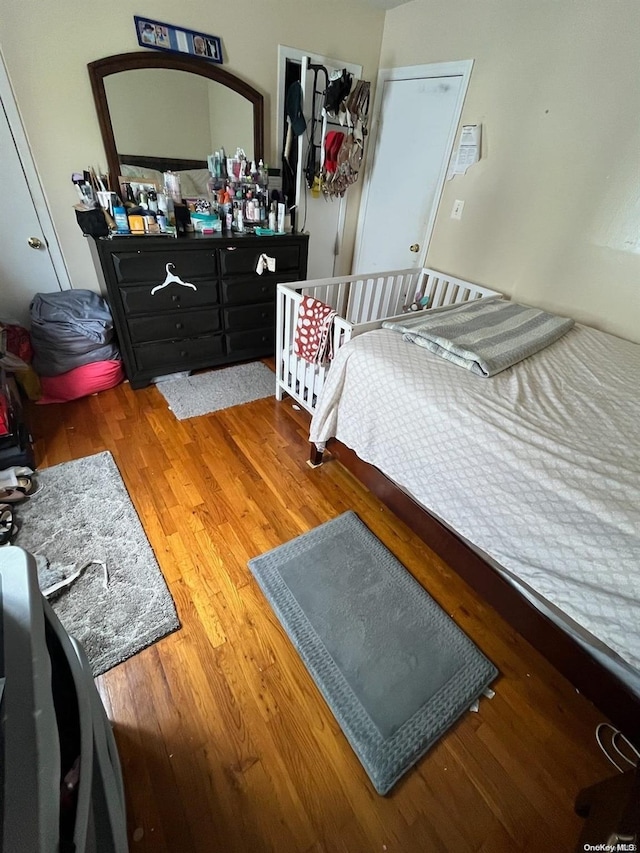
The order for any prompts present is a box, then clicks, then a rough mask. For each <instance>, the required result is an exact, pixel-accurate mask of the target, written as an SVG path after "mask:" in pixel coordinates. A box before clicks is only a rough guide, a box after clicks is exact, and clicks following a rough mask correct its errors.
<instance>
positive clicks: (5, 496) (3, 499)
mask: <svg viewBox="0 0 640 853" xmlns="http://www.w3.org/2000/svg"><path fill="white" fill-rule="evenodd" d="M16 479H17V481H18V482H17V483H16V485H15V486H14V487H13V488H11V489H5V490H4V492H0V503H16V501H18V500H20V498H18V497H10V495H14V494H15V493H17V492H20V493H21V494H22V495H23V498H26V497H30V496H33V495H35V494H36V493H37V492H39V491H40V490H39V489H38V487H37V484H36V481H35V480H34V479H33V478H32V476H31V475H30V474H19V475H18V476H17V477H16Z"/></svg>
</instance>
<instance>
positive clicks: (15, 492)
mask: <svg viewBox="0 0 640 853" xmlns="http://www.w3.org/2000/svg"><path fill="white" fill-rule="evenodd" d="M28 497H29V495H26V494H25V493H24V492H23V491H22V490H21V489H5V491H4V492H0V503H4V504H19V503H22V501H26V500H27V499H28Z"/></svg>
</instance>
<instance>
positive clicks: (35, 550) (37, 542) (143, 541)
mask: <svg viewBox="0 0 640 853" xmlns="http://www.w3.org/2000/svg"><path fill="white" fill-rule="evenodd" d="M36 479H37V484H38V492H37V494H35V495H34V496H33V497H31V498H29V500H28V501H25V502H24V503H22V504H19V505H17V506H16V507H15V514H16V517H17V520H18V524H19V532H18V535H17V537H16V539H15V541H14V545H18V546H20V547H21V548H24V549H25V550H26V551H29V552H30V553H31V554H33V555H34V556H35V557H36V559H37V562H38V580H39V583H40V588H41V589H42V590H44V589H46V588H48V587H51V586H52V585H54V584H56V583H58V582H60V581H61V580H63V579H64V578H65V577H69V576H70V575H71V574H73V572H74V570H75V569H77V568H80V567H82V566H84V565H85V564H86V563H88V562H90V561H97V562H95V563H92V565H90V566H88V567H87V568H86V569H85V570H84V572H82V574H81V575H80V576H79V577H78V578H77V580H75V581H74V582H73V583H72V584H71V586H69V587H67V588H66V589H62V590H60V591H59V592H57V593H56V594H54V596H53V597H52V598H51V599H50V604H51V606H52V607H53V609H54V611H55V612H56V615H57V616H58V619H60V621H61V622H62V625H63V626H64V628H65V629H66V630H67V632H68V633H69V634H71V635H72V636H73V637H75V638H76V640H78V642H79V643H80V644H81V645H82V646H83V648H84V650H85V652H86V654H87V657H88V658H89V661H90V663H91V667H92V670H93V674H94V675H100V674H102V673H103V672H106V671H107V670H108V669H111V667H113V666H115V665H116V664H118V663H121V662H122V661H124V660H126V659H127V658H129V657H131V656H132V655H135V654H136V653H137V652H139V651H141V650H142V649H144V648H146V647H147V646H149V645H151V644H152V643H154V642H156V641H157V640H159V639H160V638H161V637H164V636H165V635H166V634H170V633H171V632H172V631H175V630H176V629H177V628H179V627H180V622H179V620H178V616H177V614H176V609H175V605H174V603H173V599H172V598H171V595H170V593H169V590H168V589H167V585H166V583H165V580H164V577H163V575H162V572H161V571H160V567H159V566H158V563H157V561H156V558H155V555H154V553H153V550H152V548H151V545H150V544H149V540H148V539H147V537H146V535H145V532H144V530H143V529H142V524H141V523H140V519H139V518H138V515H137V513H136V510H135V508H134V506H133V504H132V503H131V499H130V498H129V494H128V492H127V489H126V487H125V485H124V482H123V481H122V477H121V476H120V472H119V471H118V467H117V465H116V464H115V462H114V460H113V457H112V456H111V454H110V453H109V452H104V453H96V454H95V455H94V456H87V457H85V458H84V459H76V460H74V461H73V462H65V463H63V464H61V465H54V466H53V467H51V468H45V469H44V470H42V471H38V472H37V473H36ZM100 563H103V564H104V565H105V566H106V577H105V569H104V568H103V567H102V566H101V565H100ZM105 580H106V583H105Z"/></svg>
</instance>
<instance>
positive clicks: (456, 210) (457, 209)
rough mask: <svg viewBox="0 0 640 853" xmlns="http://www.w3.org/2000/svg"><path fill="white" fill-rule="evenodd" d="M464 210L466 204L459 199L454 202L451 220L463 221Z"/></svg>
mask: <svg viewBox="0 0 640 853" xmlns="http://www.w3.org/2000/svg"><path fill="white" fill-rule="evenodd" d="M463 208H464V202H463V201H462V200H461V199H459V198H457V199H456V200H455V201H454V202H453V208H452V210H451V218H452V219H462V210H463Z"/></svg>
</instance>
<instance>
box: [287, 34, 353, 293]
mask: <svg viewBox="0 0 640 853" xmlns="http://www.w3.org/2000/svg"><path fill="white" fill-rule="evenodd" d="M286 59H290V60H294V61H297V62H300V68H301V81H300V82H301V84H302V90H303V95H304V100H303V113H304V117H305V119H306V121H307V130H306V132H305V133H304V134H303V135H302V136H301V137H299V139H298V173H297V177H296V211H297V212H296V227H297V230H298V231H305V232H307V233H308V234H309V255H308V260H307V278H311V279H313V278H329V277H331V276H333V275H334V274H335V272H334V270H335V268H336V259H337V257H338V255H339V253H340V249H341V241H342V232H343V228H344V206H345V200H344V199H333V200H328V199H326V198H325V197H324V196H323V195H322V194H321V195H320V197H318V198H316V197H314V196H313V195H312V194H311V191H310V190H309V187H308V186H307V183H306V179H305V174H304V169H305V166H306V163H307V154H308V151H309V143H310V138H311V137H310V134H311V120H312V108H313V86H314V74H313V71H311V70H310V69H309V64H310V63H313V64H317V65H323V66H324V67H325V68H326V69H327V71H328V73H329V74H331V72H332V71H338V70H341V69H342V68H346V69H347V71H348V72H349V73H350V74H352V75H353V78H354V80H358V79H359V78H360V77H361V76H362V66H361V65H354V64H353V63H350V62H343V61H342V60H339V59H329V58H328V57H326V56H320V55H318V54H308V53H303V52H302V51H299V50H296V49H295V48H290V47H283V46H280V48H279V63H280V67H281V68H282V65H283V63H284V61H286ZM281 79H284V75H283V74H282V73H281ZM316 82H317V84H318V86H319V87H321V88H322V89H323V90H324V85H325V77H324V74H322V73H320V74H318V75H317V77H316ZM282 88H283V84H282V82H280V84H279V86H278V91H279V95H280V98H282V97H283V93H282V92H281V90H282ZM322 103H323V98H322V97H320V96H316V104H322ZM281 116H282V109H281V108H280V107H279V108H278V117H279V118H278V121H279V122H280V121H281ZM328 129H329V130H331V129H333V130H342V131H346V129H347V128H343V127H341V126H340V125H339V124H338V125H337V126H336V127H334V128H331V127H329V128H328ZM282 135H283V134H282V130H281V128H280V127H279V128H278V139H282ZM318 136H319V134H318Z"/></svg>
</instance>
